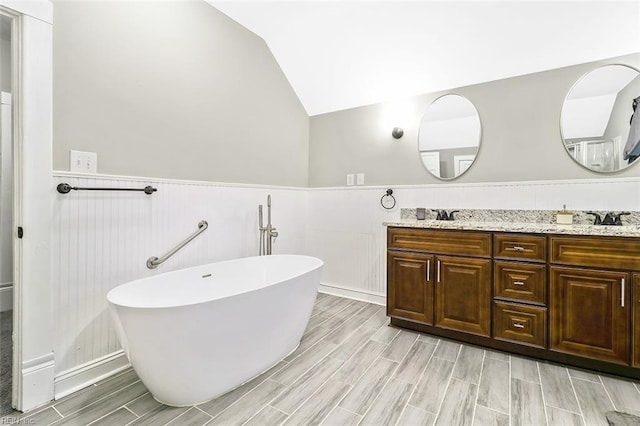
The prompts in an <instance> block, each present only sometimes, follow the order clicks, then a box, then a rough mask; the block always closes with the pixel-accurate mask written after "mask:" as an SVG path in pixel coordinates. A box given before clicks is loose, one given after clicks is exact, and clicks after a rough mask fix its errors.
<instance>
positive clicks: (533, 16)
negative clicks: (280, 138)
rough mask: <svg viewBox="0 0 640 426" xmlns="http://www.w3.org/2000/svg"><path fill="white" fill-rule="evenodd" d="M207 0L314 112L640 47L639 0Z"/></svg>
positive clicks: (530, 71)
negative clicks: (267, 56)
mask: <svg viewBox="0 0 640 426" xmlns="http://www.w3.org/2000/svg"><path fill="white" fill-rule="evenodd" d="M207 1H209V3H211V4H212V5H213V6H214V7H216V8H218V9H219V10H220V11H222V12H223V13H225V14H226V15H228V16H229V17H231V18H232V19H234V20H235V21H237V22H238V23H240V24H241V25H243V26H245V27H246V28H248V29H249V30H251V31H252V32H254V33H255V34H257V35H258V36H260V37H262V38H263V39H264V40H265V41H266V43H267V45H268V46H269V48H270V49H271V51H272V52H273V55H274V56H275V58H276V60H277V61H278V63H279V64H280V67H281V68H282V70H283V72H284V74H285V75H286V76H287V78H288V80H289V82H290V83H291V86H292V87H293V89H294V90H295V92H296V94H297V95H298V97H299V98H300V101H301V102H302V104H303V105H304V107H305V109H306V111H307V113H308V114H309V115H311V116H312V115H317V114H322V113H326V112H331V111H337V110H342V109H347V108H353V107H357V106H361V105H366V104H371V103H377V102H382V101H388V100H394V99H399V98H403V97H407V96H412V95H418V94H422V93H428V92H435V91H440V90H447V89H452V88H456V87H460V86H465V85H470V84H476V83H481V82H486V81H491V80H497V79H502V78H507V77H513V76H517V75H523V74H528V73H532V72H538V71H543V70H548V69H553V68H558V67H563V66H568V65H573V64H578V63H583V62H589V61H593V60H598V59H605V58H610V57H614V56H619V55H625V54H629V53H634V52H640V1H544V2H518V1H491V2H486V1H471V2H461V1H411V2H405V1H377V2H371V1H288V2H278V1H254V2H252V1H235V2H231V1H228V2H218V1H215V0H207Z"/></svg>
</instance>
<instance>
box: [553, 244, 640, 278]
mask: <svg viewBox="0 0 640 426" xmlns="http://www.w3.org/2000/svg"><path fill="white" fill-rule="evenodd" d="M549 250H550V251H551V256H550V262H551V263H560V264H564V265H576V266H588V267H591V268H607V269H626V270H634V271H638V270H640V239H639V238H606V237H596V238H590V237H565V236H558V235H552V236H551V237H549Z"/></svg>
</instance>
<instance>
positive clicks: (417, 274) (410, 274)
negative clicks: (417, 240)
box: [387, 250, 433, 325]
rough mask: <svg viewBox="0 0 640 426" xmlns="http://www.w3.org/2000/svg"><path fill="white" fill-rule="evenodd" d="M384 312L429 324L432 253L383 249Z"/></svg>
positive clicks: (431, 314)
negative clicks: (385, 307)
mask: <svg viewBox="0 0 640 426" xmlns="http://www.w3.org/2000/svg"><path fill="white" fill-rule="evenodd" d="M387 268H388V271H387V315H389V316H393V317H399V318H405V319H409V320H414V321H420V322H422V323H425V324H429V325H432V324H433V256H431V255H427V254H418V253H403V252H398V251H393V250H389V251H388V252H387Z"/></svg>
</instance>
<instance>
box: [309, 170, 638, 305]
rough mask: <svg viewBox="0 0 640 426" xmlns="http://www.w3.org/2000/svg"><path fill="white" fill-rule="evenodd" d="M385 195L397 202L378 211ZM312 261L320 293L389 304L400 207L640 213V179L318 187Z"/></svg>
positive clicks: (312, 211)
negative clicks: (393, 226) (389, 234)
mask: <svg viewBox="0 0 640 426" xmlns="http://www.w3.org/2000/svg"><path fill="white" fill-rule="evenodd" d="M387 188H391V189H393V191H394V192H393V195H394V197H395V198H396V200H397V204H396V206H395V207H394V208H393V209H392V210H385V209H384V208H383V207H382V206H381V205H380V198H381V197H382V196H383V195H384V194H385V190H386V189H387ZM308 202H309V206H308V212H309V216H308V218H307V223H308V230H307V233H308V235H307V244H308V254H309V255H311V256H316V257H319V258H320V259H323V260H324V262H325V266H324V269H323V272H322V284H323V287H322V289H323V290H324V291H326V292H328V293H333V294H337V295H341V296H347V297H353V298H357V299H362V300H367V301H370V302H374V303H381V304H384V303H385V302H386V227H384V226H382V222H385V221H395V220H399V219H400V209H401V208H415V207H427V208H441V209H517V210H561V209H562V206H563V205H564V204H566V206H567V209H569V210H571V209H573V210H590V209H592V210H612V211H622V210H640V178H624V179H619V178H618V179H616V178H608V179H588V180H566V181H536V182H511V183H472V184H462V183H447V184H436V185H420V186H389V187H339V188H314V189H311V190H310V191H309V199H308Z"/></svg>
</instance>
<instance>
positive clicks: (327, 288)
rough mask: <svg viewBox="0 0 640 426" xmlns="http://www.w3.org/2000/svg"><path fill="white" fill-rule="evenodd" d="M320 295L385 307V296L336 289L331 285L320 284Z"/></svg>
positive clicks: (336, 287)
mask: <svg viewBox="0 0 640 426" xmlns="http://www.w3.org/2000/svg"><path fill="white" fill-rule="evenodd" d="M318 291H319V292H320V293H326V294H332V295H334V296H340V297H346V298H348V299H354V300H361V301H363V302H368V303H374V304H376V305H381V306H386V305H387V296H385V295H384V294H377V293H371V292H368V291H363V290H355V289H352V288H345V287H338V286H335V285H332V284H320V285H319V286H318Z"/></svg>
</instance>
